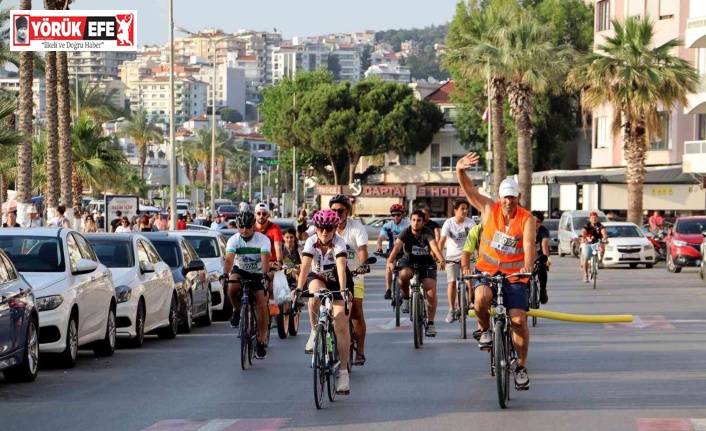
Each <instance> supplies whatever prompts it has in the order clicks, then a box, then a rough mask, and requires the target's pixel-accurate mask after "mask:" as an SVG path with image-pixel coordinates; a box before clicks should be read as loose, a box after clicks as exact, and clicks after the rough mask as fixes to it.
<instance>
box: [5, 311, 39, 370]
mask: <svg viewBox="0 0 706 431" xmlns="http://www.w3.org/2000/svg"><path fill="white" fill-rule="evenodd" d="M38 372H39V331H38V330H37V319H36V318H35V317H32V318H30V319H29V324H28V325H27V334H26V338H25V352H24V355H23V356H22V363H21V364H20V365H18V366H16V367H12V368H9V369H7V370H5V371H4V372H3V374H4V375H5V380H7V381H8V382H11V383H20V382H21V383H29V382H33V381H34V379H36V378H37V373H38Z"/></svg>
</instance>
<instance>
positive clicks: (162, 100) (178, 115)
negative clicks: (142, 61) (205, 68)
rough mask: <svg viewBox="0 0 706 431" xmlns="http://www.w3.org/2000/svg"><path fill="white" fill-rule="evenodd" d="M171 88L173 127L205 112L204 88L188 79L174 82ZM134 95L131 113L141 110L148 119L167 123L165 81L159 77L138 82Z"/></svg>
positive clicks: (166, 84)
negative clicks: (172, 93) (173, 114)
mask: <svg viewBox="0 0 706 431" xmlns="http://www.w3.org/2000/svg"><path fill="white" fill-rule="evenodd" d="M174 85H175V95H174V96H175V104H176V110H175V124H177V125H179V124H183V123H184V122H185V121H186V120H188V119H189V118H191V117H194V116H196V115H199V114H201V113H202V112H204V111H205V110H206V106H207V105H206V102H207V95H206V94H207V91H208V88H209V86H208V84H206V83H205V82H202V81H199V80H197V79H195V78H192V77H189V78H182V79H179V80H176V81H175V83H174ZM134 92H135V96H136V97H135V98H133V99H131V100H130V110H131V111H133V112H135V111H137V110H138V109H140V108H142V109H145V110H146V111H147V114H148V118H154V117H156V118H157V120H158V121H159V122H162V123H168V122H169V93H170V92H169V78H167V77H163V76H159V77H154V78H146V79H144V80H142V81H138V82H136V83H135V89H134Z"/></svg>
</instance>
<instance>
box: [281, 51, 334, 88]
mask: <svg viewBox="0 0 706 431" xmlns="http://www.w3.org/2000/svg"><path fill="white" fill-rule="evenodd" d="M295 43H296V41H295ZM329 54H330V51H329V50H328V49H326V47H325V46H323V45H308V44H301V45H297V44H295V45H282V46H279V47H276V48H275V49H274V51H273V52H272V79H273V81H274V83H277V82H279V81H281V80H283V79H284V78H294V77H295V76H296V75H297V72H302V71H306V72H312V71H314V70H317V69H320V68H322V67H326V66H327V65H328V56H329Z"/></svg>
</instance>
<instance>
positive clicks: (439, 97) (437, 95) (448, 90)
mask: <svg viewBox="0 0 706 431" xmlns="http://www.w3.org/2000/svg"><path fill="white" fill-rule="evenodd" d="M454 94H460V92H459V91H458V90H457V89H456V85H455V84H454V82H453V81H449V82H447V83H446V84H444V85H442V86H441V87H439V89H438V90H436V91H434V92H433V93H431V94H430V95H428V96H427V97H426V99H427V100H428V101H430V102H432V103H436V104H437V105H444V104H451V103H454V102H453V101H451V95H454Z"/></svg>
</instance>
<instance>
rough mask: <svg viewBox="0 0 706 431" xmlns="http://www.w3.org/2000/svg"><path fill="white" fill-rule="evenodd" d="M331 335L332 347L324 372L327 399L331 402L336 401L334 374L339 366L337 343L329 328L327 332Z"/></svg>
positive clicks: (333, 332)
mask: <svg viewBox="0 0 706 431" xmlns="http://www.w3.org/2000/svg"><path fill="white" fill-rule="evenodd" d="M329 336H330V337H331V346H332V347H333V349H332V350H331V351H330V352H328V355H329V358H330V360H329V361H328V370H327V373H326V388H327V389H328V400H329V401H331V402H334V401H336V391H337V390H338V388H337V387H336V374H338V369H339V367H340V366H341V359H340V358H339V357H338V345H337V344H336V343H337V340H336V332H335V331H334V330H333V328H331V330H330V332H329Z"/></svg>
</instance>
